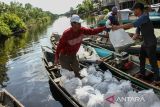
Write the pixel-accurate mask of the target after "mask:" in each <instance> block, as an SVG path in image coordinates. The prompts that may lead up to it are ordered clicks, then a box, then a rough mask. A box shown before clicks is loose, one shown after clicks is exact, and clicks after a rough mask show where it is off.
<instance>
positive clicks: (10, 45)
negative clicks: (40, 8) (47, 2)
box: [0, 17, 94, 107]
mask: <svg viewBox="0 0 160 107" xmlns="http://www.w3.org/2000/svg"><path fill="white" fill-rule="evenodd" d="M91 22H92V23H94V19H93V18H90V19H88V20H87V21H85V22H84V23H82V26H87V23H88V24H90V23H91ZM69 27H70V19H69V18H66V17H61V18H59V19H58V20H56V21H55V22H54V23H53V24H51V25H50V26H49V27H47V26H46V27H39V28H33V29H32V31H29V32H27V33H25V34H24V35H21V36H15V37H11V38H9V39H7V40H6V41H4V42H3V43H0V84H1V87H6V89H7V90H8V91H9V92H11V93H12V94H13V95H14V96H16V98H17V99H18V100H20V101H21V102H22V103H23V104H24V105H25V106H26V107H53V106H56V107H61V106H60V103H58V102H57V101H55V100H54V99H53V97H52V94H51V92H50V89H49V84H48V76H47V74H46V72H44V71H45V68H44V66H43V63H42V61H41V57H42V52H41V45H43V46H50V45H51V44H50V41H49V37H50V35H51V34H52V32H58V33H59V34H62V33H63V31H64V30H65V29H67V28H69Z"/></svg>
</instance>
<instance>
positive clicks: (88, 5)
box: [77, 0, 94, 15]
mask: <svg viewBox="0 0 160 107" xmlns="http://www.w3.org/2000/svg"><path fill="white" fill-rule="evenodd" d="M93 9H94V5H93V1H92V0H84V1H83V2H82V4H78V6H77V11H78V14H82V13H83V14H86V15H87V14H90V13H91V12H92V11H93Z"/></svg>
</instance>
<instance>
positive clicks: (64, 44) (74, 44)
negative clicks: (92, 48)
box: [54, 14, 106, 77]
mask: <svg viewBox="0 0 160 107" xmlns="http://www.w3.org/2000/svg"><path fill="white" fill-rule="evenodd" d="M70 22H71V27H70V28H68V29H67V30H65V31H64V32H63V35H62V36H61V38H60V40H59V44H58V46H57V49H56V53H55V62H54V63H55V64H58V62H60V65H61V66H62V68H64V69H68V70H70V71H74V73H75V76H76V77H80V74H79V71H80V68H79V62H78V60H77V57H76V53H77V52H78V50H79V48H80V45H81V43H82V39H83V37H84V35H96V34H98V33H100V32H102V31H103V30H105V29H106V27H105V26H104V27H98V28H95V29H89V28H85V27H81V22H82V20H81V18H80V17H79V16H78V15H76V14H74V15H72V17H71V19H70Z"/></svg>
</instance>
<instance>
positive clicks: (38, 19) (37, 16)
mask: <svg viewBox="0 0 160 107" xmlns="http://www.w3.org/2000/svg"><path fill="white" fill-rule="evenodd" d="M56 18H57V15H56V14H52V13H51V12H49V11H43V10H42V9H41V8H37V7H33V6H32V5H31V4H30V3H27V4H25V5H23V4H22V3H19V2H10V4H5V3H4V2H0V37H1V36H4V37H10V36H11V35H14V34H16V33H22V32H25V31H27V29H31V28H32V27H33V26H37V25H38V26H39V25H46V24H48V23H50V22H51V21H52V20H54V19H56Z"/></svg>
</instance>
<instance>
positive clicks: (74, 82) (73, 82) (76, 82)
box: [62, 78, 82, 95]
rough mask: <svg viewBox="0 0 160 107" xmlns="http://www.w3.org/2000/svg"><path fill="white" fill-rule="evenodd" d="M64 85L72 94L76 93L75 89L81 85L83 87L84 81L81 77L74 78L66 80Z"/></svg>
mask: <svg viewBox="0 0 160 107" xmlns="http://www.w3.org/2000/svg"><path fill="white" fill-rule="evenodd" d="M62 86H63V87H64V88H65V89H66V90H67V92H68V93H70V94H71V95H74V94H75V90H76V89H77V88H79V87H82V82H81V80H80V79H79V78H72V79H70V80H66V81H64V83H63V84H62Z"/></svg>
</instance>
